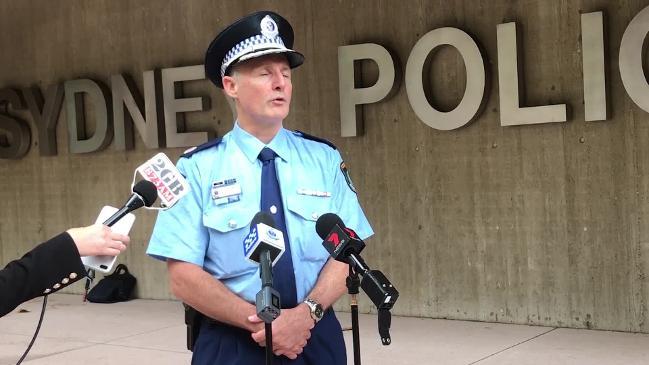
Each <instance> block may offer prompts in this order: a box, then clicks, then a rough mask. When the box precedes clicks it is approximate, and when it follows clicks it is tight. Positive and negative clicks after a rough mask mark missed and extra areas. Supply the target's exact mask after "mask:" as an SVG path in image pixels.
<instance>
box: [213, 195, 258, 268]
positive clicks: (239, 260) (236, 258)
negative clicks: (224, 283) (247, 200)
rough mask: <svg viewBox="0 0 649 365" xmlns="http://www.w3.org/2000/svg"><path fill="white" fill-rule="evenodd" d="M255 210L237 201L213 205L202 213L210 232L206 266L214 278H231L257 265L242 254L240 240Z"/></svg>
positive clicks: (248, 226)
mask: <svg viewBox="0 0 649 365" xmlns="http://www.w3.org/2000/svg"><path fill="white" fill-rule="evenodd" d="M256 213H257V211H256V210H255V209H253V208H252V207H246V206H244V205H236V206H213V207H211V208H210V209H209V210H207V211H206V212H205V213H204V214H203V225H205V227H207V228H208V231H209V235H210V242H209V244H208V248H207V253H206V255H205V267H206V269H208V271H210V272H211V273H212V274H214V275H215V276H216V277H217V278H219V279H230V278H235V277H238V276H241V275H243V274H246V273H250V272H254V271H256V270H257V268H258V266H259V265H258V264H256V263H253V262H251V261H248V260H247V259H246V258H245V256H244V254H243V241H244V239H245V237H246V236H247V235H248V232H249V230H250V222H251V221H252V218H253V217H254V215H255V214H256Z"/></svg>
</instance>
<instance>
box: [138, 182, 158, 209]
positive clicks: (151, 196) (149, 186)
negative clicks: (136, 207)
mask: <svg viewBox="0 0 649 365" xmlns="http://www.w3.org/2000/svg"><path fill="white" fill-rule="evenodd" d="M133 192H134V193H137V194H138V195H139V196H141V197H142V199H143V200H144V205H146V206H147V207H150V206H152V205H153V203H155V201H156V199H157V198H158V189H156V187H155V185H154V184H153V183H152V182H151V181H148V180H140V181H138V182H137V184H135V186H134V187H133Z"/></svg>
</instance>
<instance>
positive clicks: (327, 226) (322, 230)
mask: <svg viewBox="0 0 649 365" xmlns="http://www.w3.org/2000/svg"><path fill="white" fill-rule="evenodd" d="M336 224H337V225H338V227H340V228H345V223H343V220H342V219H340V217H339V216H337V215H336V214H334V213H325V214H323V215H321V216H320V218H318V221H317V222H315V230H316V232H318V236H320V238H322V239H325V238H326V237H327V235H328V234H329V232H331V230H332V229H333V228H334V226H335V225H336Z"/></svg>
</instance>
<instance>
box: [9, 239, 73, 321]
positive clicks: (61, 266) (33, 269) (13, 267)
mask: <svg viewBox="0 0 649 365" xmlns="http://www.w3.org/2000/svg"><path fill="white" fill-rule="evenodd" d="M85 273H86V272H85V268H84V266H83V263H82V262H81V257H80V256H79V251H78V250H77V246H76V245H75V244H74V241H73V240H72V237H70V235H69V234H67V233H66V232H64V233H61V234H59V235H58V236H55V237H53V238H52V239H50V240H48V241H46V242H44V243H41V244H40V245H38V246H36V247H35V248H34V249H33V250H31V251H29V252H28V253H27V254H25V256H23V257H22V258H20V259H19V260H15V261H12V262H10V263H9V264H7V266H6V267H5V268H4V269H2V270H0V317H2V316H4V315H5V314H7V313H9V312H11V311H12V310H14V308H16V307H17V306H18V305H20V304H21V303H23V302H25V301H27V300H30V299H32V298H35V297H38V296H41V295H43V294H46V293H45V291H46V290H48V289H49V291H48V293H52V292H55V291H57V290H60V289H62V288H64V287H66V286H67V285H70V284H72V283H74V282H75V281H77V280H79V279H81V278H83V277H84V275H85ZM56 284H58V285H59V287H57V288H56V289H55V288H54V286H55V285H56Z"/></svg>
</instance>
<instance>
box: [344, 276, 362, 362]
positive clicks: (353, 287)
mask: <svg viewBox="0 0 649 365" xmlns="http://www.w3.org/2000/svg"><path fill="white" fill-rule="evenodd" d="M360 283H361V281H360V279H359V278H358V272H356V270H354V268H353V265H349V275H347V293H349V295H350V298H351V304H350V307H351V314H352V338H353V347H354V365H361V350H360V348H361V340H360V335H359V333H358V298H357V296H358V293H359V291H358V287H359V285H360Z"/></svg>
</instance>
